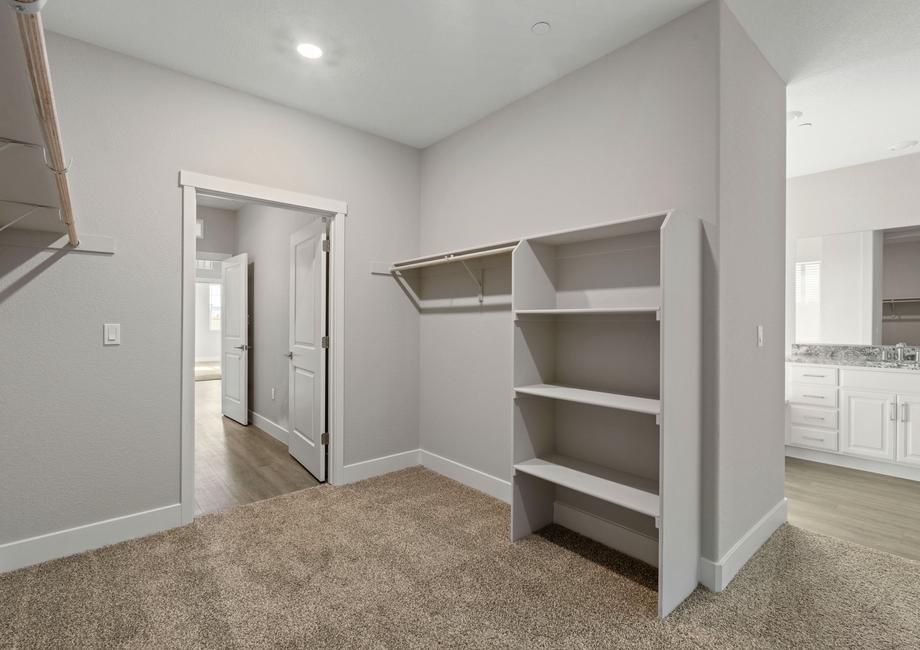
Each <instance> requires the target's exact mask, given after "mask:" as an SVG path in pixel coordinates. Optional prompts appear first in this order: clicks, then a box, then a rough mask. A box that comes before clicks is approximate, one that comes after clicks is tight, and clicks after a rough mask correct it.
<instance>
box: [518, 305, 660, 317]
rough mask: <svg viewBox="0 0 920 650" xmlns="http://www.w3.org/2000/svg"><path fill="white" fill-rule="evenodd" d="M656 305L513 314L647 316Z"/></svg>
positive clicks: (522, 311) (538, 310)
mask: <svg viewBox="0 0 920 650" xmlns="http://www.w3.org/2000/svg"><path fill="white" fill-rule="evenodd" d="M659 309H660V307H659V306H658V305H634V306H623V307H585V308H576V309H517V310H515V312H514V314H515V316H516V317H519V316H579V315H582V314H584V315H590V314H648V313H654V312H657V311H658V310H659Z"/></svg>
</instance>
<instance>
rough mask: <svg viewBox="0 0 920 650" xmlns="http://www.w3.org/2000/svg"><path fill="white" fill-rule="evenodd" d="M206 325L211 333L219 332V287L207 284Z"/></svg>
mask: <svg viewBox="0 0 920 650" xmlns="http://www.w3.org/2000/svg"><path fill="white" fill-rule="evenodd" d="M208 287H209V288H210V295H209V300H208V323H209V328H210V330H211V331H212V332H219V331H220V285H219V284H216V283H215V284H209V285H208Z"/></svg>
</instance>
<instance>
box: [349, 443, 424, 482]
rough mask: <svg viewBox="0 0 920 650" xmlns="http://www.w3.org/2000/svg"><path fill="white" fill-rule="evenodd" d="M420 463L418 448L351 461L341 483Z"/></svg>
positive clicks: (360, 479) (361, 479)
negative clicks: (358, 461)
mask: <svg viewBox="0 0 920 650" xmlns="http://www.w3.org/2000/svg"><path fill="white" fill-rule="evenodd" d="M418 464H419V459H418V449H412V450H410V451H403V452H400V453H398V454H390V455H389V456H381V457H380V458H371V459H370V460H363V461H361V462H360V463H351V464H350V465H346V466H345V467H344V470H345V471H344V472H343V474H344V480H343V481H341V484H345V483H354V482H355V481H363V480H364V479H366V478H372V477H374V476H380V475H381V474H388V473H389V472H396V471H398V470H401V469H406V468H407V467H415V466H416V465H418Z"/></svg>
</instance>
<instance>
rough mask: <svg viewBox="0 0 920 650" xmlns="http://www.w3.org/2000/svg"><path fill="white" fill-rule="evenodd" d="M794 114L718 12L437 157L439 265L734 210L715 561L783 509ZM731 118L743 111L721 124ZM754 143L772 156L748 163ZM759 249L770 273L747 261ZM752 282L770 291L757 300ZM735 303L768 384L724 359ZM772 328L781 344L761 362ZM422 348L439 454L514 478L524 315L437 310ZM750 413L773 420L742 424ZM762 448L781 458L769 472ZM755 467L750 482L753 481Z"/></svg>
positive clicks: (539, 99) (715, 474)
mask: <svg viewBox="0 0 920 650" xmlns="http://www.w3.org/2000/svg"><path fill="white" fill-rule="evenodd" d="M720 23H721V24H724V29H723V31H724V33H723V34H722V35H721V36H720ZM721 48H724V50H725V57H723V58H724V59H726V60H724V61H722V63H721V64H720V49H721ZM729 57H732V58H737V60H733V61H728V60H727V59H728V58H729ZM720 78H721V79H722V82H721V83H720ZM748 95H750V96H748ZM784 105H785V91H784V87H783V84H782V82H781V81H780V80H779V78H778V77H777V76H776V75H775V73H774V72H773V71H772V70H771V69H770V68H769V66H767V65H766V63H765V62H764V60H763V58H762V57H760V55H759V54H758V53H757V52H756V50H755V49H754V48H753V46H752V45H751V44H750V43H749V42H748V40H747V38H746V36H745V35H744V33H743V32H742V31H741V30H740V28H739V27H738V26H737V23H736V22H734V18H733V17H731V16H730V14H728V12H727V10H724V9H723V8H722V7H721V5H720V4H719V3H715V2H713V3H709V4H707V5H704V6H703V7H701V8H699V9H697V10H695V11H693V12H691V13H689V14H687V15H685V16H683V17H681V18H678V19H677V20H675V21H673V22H672V23H670V24H668V25H665V26H664V27H662V28H660V29H658V30H656V31H654V32H651V33H650V34H648V35H646V36H644V37H642V38H641V39H639V40H637V41H635V42H633V43H632V44H630V45H627V46H626V47H624V48H622V49H620V50H617V51H616V52H614V53H612V54H610V55H608V56H606V57H604V58H603V59H600V60H599V61H597V62H594V63H592V64H590V65H588V66H586V67H584V68H582V69H581V70H578V71H576V72H574V73H572V74H570V75H568V76H566V77H564V78H562V79H560V80H559V81H557V82H555V83H553V84H552V85H550V86H548V87H546V88H544V89H542V90H540V91H538V92H536V93H534V94H532V95H530V96H528V97H526V98H524V99H522V100H519V101H517V102H515V103H513V104H511V105H510V106H508V107H506V108H505V109H503V110H501V111H499V112H497V113H495V114H493V115H491V116H489V117H487V118H485V119H483V120H482V121H480V122H478V123H476V124H474V125H472V126H470V127H468V128H466V129H464V130H463V131H461V132H459V133H457V134H455V135H453V136H451V137H450V138H447V139H446V140H444V141H442V142H440V143H438V144H436V145H434V146H432V147H430V148H428V149H426V150H425V151H424V152H423V155H422V195H421V196H422V208H421V215H422V220H421V230H420V249H421V252H423V253H426V252H434V251H439V250H450V249H453V248H460V247H464V246H468V245H474V244H478V243H484V242H490V241H501V240H503V239H509V238H515V237H518V236H521V235H527V234H533V233H539V232H541V231H551V230H558V229H562V228H569V227H574V226H579V225H585V224H590V223H595V222H599V221H605V220H610V219H613V218H618V217H619V218H623V217H629V216H634V215H639V214H644V213H649V212H654V211H657V210H661V209H666V208H671V207H675V208H680V209H682V210H685V211H687V212H689V213H691V214H694V215H696V216H699V217H701V218H702V219H704V220H705V221H707V222H710V223H718V221H719V217H720V211H724V213H723V216H722V219H723V221H724V222H725V223H724V224H723V225H724V226H725V233H724V234H719V235H712V233H710V235H711V236H712V237H717V239H715V240H713V241H712V242H711V244H712V247H713V248H714V249H716V250H717V249H718V247H719V246H720V245H730V246H732V247H734V249H735V250H733V252H732V253H731V255H729V256H726V259H725V260H724V262H723V266H722V268H721V269H717V268H716V266H715V262H714V260H713V259H712V255H711V254H710V260H709V262H708V268H707V275H706V281H707V292H708V293H707V297H706V303H707V304H706V307H707V314H708V320H707V330H708V338H707V340H706V342H705V347H704V349H705V351H706V356H707V364H708V365H707V367H706V373H707V389H708V391H709V393H708V395H707V400H708V401H707V412H708V414H709V418H708V422H706V425H707V434H706V435H707V441H706V449H705V453H706V455H705V457H704V476H706V485H705V489H706V495H707V505H708V506H709V507H708V508H707V509H706V512H705V516H706V522H705V523H706V538H705V540H704V541H705V542H706V544H705V547H704V553H705V554H706V555H707V556H708V557H710V558H711V559H718V558H719V557H720V556H721V555H722V553H724V551H725V550H727V548H728V547H729V546H731V544H732V543H734V541H735V540H734V539H731V537H732V536H736V535H737V534H738V532H737V531H740V530H742V529H743V530H747V528H749V527H750V526H751V525H752V524H753V523H755V522H756V521H757V520H758V519H759V518H760V517H761V516H763V514H765V512H766V510H767V508H768V507H772V506H774V505H776V503H777V502H778V501H779V500H780V499H781V498H782V489H783V488H782V472H783V470H782V462H783V460H782V436H783V425H782V391H783V387H782V343H781V338H780V337H781V336H782V334H781V332H782V311H783V308H782V306H783V296H782V285H783V261H782V259H783V237H782V233H783V228H784V224H783V218H784V215H783V196H784V192H783V177H784V149H783V144H782V142H783V141H784V138H785V124H784V121H783V120H784ZM725 110H731V111H736V112H737V114H735V115H733V116H732V117H731V118H727V117H723V118H722V120H721V122H720V111H725ZM746 147H747V148H753V149H757V148H761V147H762V148H763V149H764V151H762V152H759V153H758V154H756V155H751V156H745V153H746V152H745V148H746ZM720 158H721V159H724V160H722V165H721V167H720ZM722 175H724V179H723V178H722ZM723 182H725V183H726V184H727V185H728V186H727V187H726V188H725V189H724V191H722V192H721V193H720V190H722V183H723ZM758 202H760V203H759V204H758ZM761 221H764V222H766V223H763V224H761V223H760V222H761ZM752 227H753V231H751V228H752ZM777 233H778V235H777ZM758 235H763V236H764V238H762V239H758V237H757V236H758ZM749 255H754V256H755V258H756V259H757V260H758V261H760V262H762V264H761V265H760V266H755V265H750V264H748V263H746V262H744V260H745V258H746V257H747V256H749ZM726 272H727V273H728V274H732V276H733V277H729V275H727V274H726ZM717 282H719V283H721V284H719V285H717V284H716V283H717ZM746 284H750V285H752V286H754V287H755V289H756V290H759V291H762V294H759V295H758V294H755V293H751V294H747V295H741V290H740V288H741V287H742V286H744V285H746ZM720 296H724V298H725V299H726V300H739V301H740V303H739V304H738V306H737V307H735V306H734V305H731V306H726V307H725V309H731V310H733V312H732V314H730V315H726V316H724V317H723V318H722V320H721V321H720V322H719V323H718V327H719V333H720V334H721V335H722V336H724V337H726V338H725V340H728V341H731V342H732V343H733V344H737V345H741V346H744V347H745V348H746V349H745V351H744V353H743V356H744V357H745V358H747V357H756V361H757V363H758V364H762V365H763V367H764V369H765V371H764V374H763V375H760V374H758V373H751V368H750V367H744V366H743V364H742V363H741V362H740V361H738V362H733V361H728V360H726V361H724V362H722V363H720V362H719V361H718V358H719V357H718V355H717V349H716V346H717V345H718V343H717V339H716V337H715V332H716V323H717V320H716V319H717V315H716V301H717V298H718V297H720ZM758 300H759V301H760V302H757V301H758ZM755 303H756V304H755ZM771 312H773V313H774V315H772V316H771V315H770V314H771ZM757 322H760V323H763V324H765V325H766V326H767V332H768V336H769V334H770V333H771V332H772V333H773V334H772V338H773V340H772V341H771V342H770V344H769V347H767V348H765V349H764V350H760V351H756V352H755V351H753V350H751V348H752V346H753V345H754V340H755V339H754V336H753V333H754V331H755V327H756V323H757ZM770 340H771V339H770V338H768V341H770ZM445 341H450V344H449V345H445ZM420 342H421V343H420V385H421V399H420V417H419V422H420V436H421V443H422V447H423V448H424V449H426V450H427V451H431V452H434V453H437V454H440V455H444V456H447V457H449V458H452V459H454V460H457V461H459V462H461V463H464V464H466V465H469V466H471V467H473V468H475V469H478V470H481V471H483V472H487V473H489V474H492V475H495V476H498V477H500V478H504V479H509V478H510V457H509V454H510V449H509V440H508V420H509V418H510V405H509V399H510V390H509V389H510V385H511V377H510V365H511V364H510V359H511V349H510V348H511V316H510V312H509V311H508V310H507V309H504V310H502V309H497V310H495V309H491V310H476V309H473V310H463V311H460V312H459V313H458V312H456V311H455V312H453V313H452V312H450V311H446V310H439V311H437V312H435V313H430V314H429V313H426V314H423V315H422V317H421V332H420ZM722 348H724V345H723V346H722ZM722 348H720V349H722ZM737 352H738V351H737V350H734V349H733V350H731V351H730V354H736V353H737ZM718 371H721V373H722V377H721V382H720V383H717V376H716V375H717V372H718ZM734 381H739V382H744V383H745V385H746V386H748V387H749V388H750V389H752V393H751V394H750V395H746V396H745V398H744V400H743V401H742V402H741V403H740V404H739V405H738V408H737V411H736V410H734V408H729V407H728V404H727V403H726V406H725V408H723V409H721V411H718V412H717V410H716V409H717V401H718V400H717V397H718V398H721V395H717V394H716V391H717V390H718V387H719V386H725V385H728V384H731V383H732V382H734ZM777 395H779V399H778V401H777V398H776V396H777ZM745 408H752V409H753V410H754V411H755V412H756V413H758V414H766V417H765V419H763V420H761V421H759V422H757V421H754V420H745V421H744V426H740V422H741V420H742V419H743V418H742V413H743V409H745ZM773 410H775V413H773ZM717 414H718V415H719V416H720V419H721V421H719V420H717V417H716V415H717ZM717 432H718V434H719V435H717ZM723 441H724V444H723ZM747 445H752V446H754V447H755V448H757V449H761V450H762V449H768V451H769V453H767V454H766V456H765V457H763V458H758V459H755V460H752V459H751V458H750V455H749V454H748V453H747V451H746V449H747ZM745 472H746V473H747V474H748V476H749V477H750V480H749V482H748V483H746V484H743V485H742V483H743V481H742V480H741V476H742V475H743V474H744V473H745ZM763 482H768V483H769V484H767V485H764V484H763ZM739 487H740V488H742V489H744V488H747V487H749V488H750V489H749V490H747V492H755V491H757V490H760V491H761V492H762V494H758V495H756V496H754V497H753V498H752V501H751V502H749V503H748V504H746V506H745V507H744V508H743V509H741V508H739V505H738V504H737V503H735V502H734V501H733V500H732V499H730V498H729V499H727V503H725V504H719V505H718V510H716V504H717V503H718V501H717V500H718V498H719V497H720V496H722V495H724V494H725V493H726V492H728V491H730V490H732V489H736V488H739ZM770 499H772V502H771V503H769V505H768V506H764V503H765V502H766V501H769V500H770ZM729 540H730V541H731V543H729Z"/></svg>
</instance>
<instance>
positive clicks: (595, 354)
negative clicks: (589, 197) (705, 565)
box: [511, 212, 702, 616]
mask: <svg viewBox="0 0 920 650" xmlns="http://www.w3.org/2000/svg"><path fill="white" fill-rule="evenodd" d="M701 238H702V226H701V224H700V222H699V220H698V219H695V218H692V217H688V216H686V215H682V214H679V213H674V212H669V213H663V214H656V215H651V216H645V217H639V218H636V219H630V220H625V221H618V222H612V223H606V224H601V225H598V226H594V227H590V228H582V229H578V230H572V231H565V232H558V233H552V234H548V235H542V236H537V237H528V238H525V239H522V240H521V242H520V243H519V244H518V246H517V247H516V248H515V250H514V253H513V255H512V303H513V311H514V314H515V320H514V326H513V327H514V373H513V376H514V379H513V381H514V385H513V394H514V399H513V419H512V437H513V440H512V449H513V458H512V465H513V467H512V486H513V490H512V492H513V496H512V522H511V535H512V539H515V540H516V539H520V538H521V537H524V536H526V535H529V534H531V533H533V532H535V531H537V530H539V529H541V528H543V527H544V526H546V525H548V524H550V523H553V521H554V520H555V518H556V513H557V511H558V510H559V505H560V504H561V505H563V506H571V507H575V508H577V509H579V510H581V511H583V512H584V511H587V512H588V513H589V514H593V515H595V516H596V517H601V518H602V519H607V520H608V522H610V523H611V524H612V525H613V526H614V527H616V528H617V530H618V531H620V532H618V535H620V538H621V539H622V536H623V535H626V536H629V535H630V534H634V535H635V538H634V539H633V538H630V541H629V543H624V544H623V545H622V548H620V550H622V551H624V552H629V550H630V549H631V548H633V549H634V548H636V545H637V544H640V545H641V544H649V543H652V544H654V543H655V541H654V540H655V539H656V537H657V547H658V548H657V551H658V552H657V557H658V562H657V564H658V576H659V583H658V601H659V615H661V616H666V615H667V614H668V613H669V612H671V611H672V610H673V609H674V608H675V607H676V606H677V605H678V604H680V603H681V602H682V601H683V600H684V598H686V597H687V596H688V595H689V594H690V593H691V592H692V591H693V590H694V589H695V588H696V586H697V582H698V580H697V577H698V564H699V557H700V401H701V396H700V372H701V363H700V356H701V354H700V346H701V244H702V239H701ZM623 531H626V532H623ZM630 531H633V532H632V533H631V532H630ZM636 540H638V541H636ZM650 540H651V541H650ZM643 548H644V547H643ZM644 555H645V556H646V557H648V556H650V555H652V553H645V554H644Z"/></svg>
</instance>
